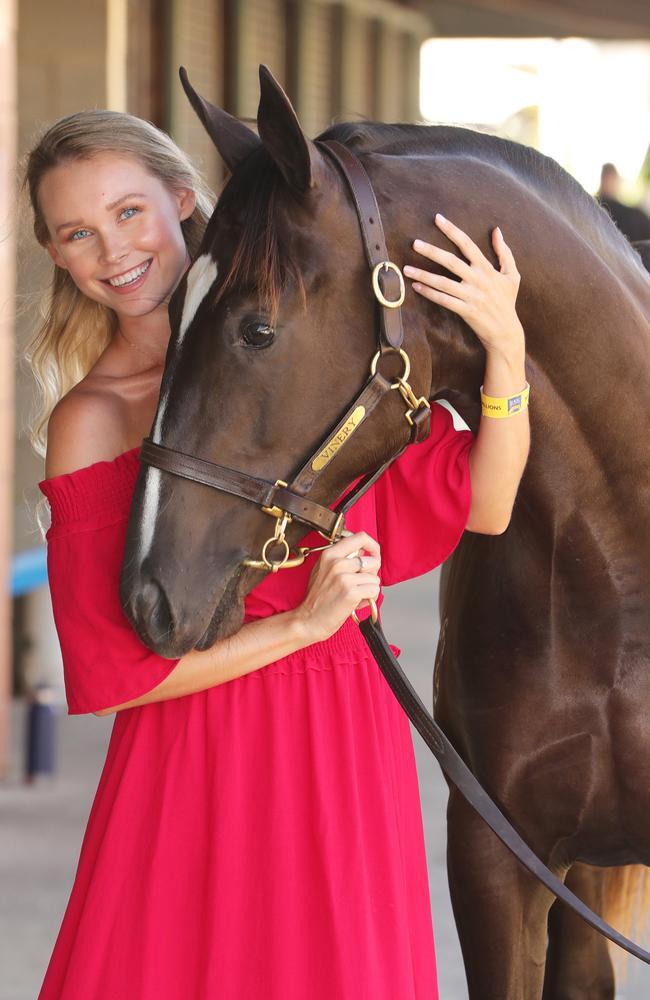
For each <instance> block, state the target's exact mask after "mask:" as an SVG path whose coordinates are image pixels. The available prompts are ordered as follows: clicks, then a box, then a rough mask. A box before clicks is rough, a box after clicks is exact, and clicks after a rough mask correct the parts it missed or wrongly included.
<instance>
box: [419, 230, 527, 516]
mask: <svg viewBox="0 0 650 1000" xmlns="http://www.w3.org/2000/svg"><path fill="white" fill-rule="evenodd" d="M436 224H437V225H438V226H439V228H440V229H441V230H442V231H443V232H444V234H445V235H446V236H447V238H448V239H449V240H450V241H451V242H453V243H455V244H456V246H457V247H458V248H459V250H460V251H461V252H462V254H463V255H464V257H465V258H466V260H462V259H461V258H460V257H458V256H456V254H453V253H450V252H449V251H447V250H442V249H441V248H440V247H436V246H433V245H432V244H429V243H424V242H423V241H421V240H416V242H415V243H414V249H415V250H417V251H418V253H421V254H422V255H423V256H424V257H427V258H428V259H429V260H431V261H433V262H435V263H437V264H439V265H442V266H443V267H444V268H446V270H447V271H449V272H451V273H452V274H453V275H455V276H456V277H455V278H447V277H445V276H444V275H441V274H435V273H433V272H431V271H427V270H424V269H420V268H414V267H406V268H404V272H405V274H406V276H407V277H409V278H412V279H417V280H415V283H414V285H413V288H414V290H415V291H416V292H418V294H420V295H422V296H423V297H424V298H426V299H429V300H430V301H431V302H435V303H437V304H438V305H441V306H444V307H445V308H447V309H450V310H451V311H452V312H455V313H456V314H457V315H458V316H460V317H461V318H462V319H464V320H465V322H466V323H467V324H468V326H470V327H471V329H472V330H473V331H474V332H475V334H476V336H477V337H478V339H479V340H480V341H481V343H482V345H483V347H484V348H485V352H486V363H485V375H484V378H483V389H484V392H486V393H487V394H488V395H489V396H512V395H514V394H516V393H518V392H520V391H521V390H522V389H523V388H524V385H525V383H526V369H525V358H526V346H525V337H524V330H523V327H522V325H521V322H520V321H519V318H518V316H517V313H516V310H515V300H516V298H517V291H518V289H519V281H520V276H519V272H518V271H517V267H516V265H515V260H514V257H513V255H512V251H511V250H510V248H509V247H508V245H507V244H506V242H505V240H504V238H503V235H502V233H501V230H500V229H498V228H496V229H495V230H494V231H493V233H492V243H493V246H494V250H495V253H496V255H497V259H498V261H499V265H500V270H498V271H497V270H496V269H495V268H494V267H493V265H492V264H491V263H490V261H489V260H487V258H486V257H485V256H484V255H483V253H482V252H481V250H480V249H479V247H477V246H476V244H475V243H474V242H473V240H471V239H470V237H469V236H467V234H466V233H464V232H463V230H462V229H459V228H458V227H457V226H454V225H453V223H451V222H449V221H448V220H447V219H445V218H443V217H442V216H441V215H437V216H436ZM456 279H458V280H456ZM529 448H530V424H529V419H528V410H523V411H521V412H519V413H516V414H514V415H513V416H511V417H508V418H507V419H505V420H495V419H493V418H491V417H483V416H482V417H481V422H480V426H479V430H478V434H477V436H476V441H475V442H474V444H473V445H472V448H471V451H470V455H469V466H470V478H471V484H472V502H471V507H470V513H469V518H468V521H467V529H468V530H469V531H476V532H479V533H481V534H490V535H491V534H501V533H502V532H503V531H505V529H506V528H507V527H508V524H509V523H510V517H511V515H512V508H513V505H514V502H515V497H516V495H517V489H518V487H519V483H520V481H521V477H522V474H523V471H524V467H525V465H526V459H527V458H528V451H529Z"/></svg>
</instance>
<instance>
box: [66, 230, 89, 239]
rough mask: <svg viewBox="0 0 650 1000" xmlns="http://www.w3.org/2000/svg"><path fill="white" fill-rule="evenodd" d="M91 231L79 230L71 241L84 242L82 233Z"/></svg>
mask: <svg viewBox="0 0 650 1000" xmlns="http://www.w3.org/2000/svg"><path fill="white" fill-rule="evenodd" d="M89 231H90V230H88V229H77V230H76V232H74V233H72V235H71V236H70V239H71V240H82V239H84V237H83V236H82V235H81V234H82V233H88V232H89Z"/></svg>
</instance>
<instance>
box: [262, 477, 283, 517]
mask: <svg viewBox="0 0 650 1000" xmlns="http://www.w3.org/2000/svg"><path fill="white" fill-rule="evenodd" d="M279 486H284V487H285V488H286V487H287V486H288V483H285V481H284V479H276V480H275V489H276V490H277V488H278V487H279ZM262 510H263V511H264V513H265V514H270V515H271V517H277V518H278V519H279V518H281V517H284V511H283V510H282V508H281V507H276V506H275V504H274V505H273V506H271V507H262Z"/></svg>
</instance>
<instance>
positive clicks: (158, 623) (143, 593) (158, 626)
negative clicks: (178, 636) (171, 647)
mask: <svg viewBox="0 0 650 1000" xmlns="http://www.w3.org/2000/svg"><path fill="white" fill-rule="evenodd" d="M129 603H130V604H131V607H132V609H133V611H134V612H135V613H134V616H133V617H134V619H135V620H136V621H137V623H138V626H139V628H138V631H139V632H140V634H141V635H142V636H143V637H144V636H146V637H147V639H148V640H149V641H150V643H151V645H152V646H153V647H154V648H158V646H159V645H161V644H164V643H165V642H167V641H169V640H170V639H171V638H172V635H173V632H174V619H173V617H172V612H171V607H170V605H169V601H168V599H167V595H166V594H165V591H164V590H163V588H162V587H161V585H160V584H159V583H158V581H157V580H153V579H150V580H147V581H146V582H145V583H143V584H141V585H140V587H139V588H138V590H137V591H136V593H135V595H134V597H133V599H132V601H130V602H129ZM147 644H148V643H147Z"/></svg>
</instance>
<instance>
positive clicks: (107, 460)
mask: <svg viewBox="0 0 650 1000" xmlns="http://www.w3.org/2000/svg"><path fill="white" fill-rule="evenodd" d="M136 452H138V453H139V452H140V445H139V444H137V445H136V446H135V448H129V449H127V451H121V452H120V453H119V455H116V456H115V457H114V458H100V459H99V460H98V461H97V462H91V463H90V465H82V466H81V467H80V468H79V469H73V471H72V472H60V473H59V474H58V475H57V476H49V478H47V479H42V480H41V482H40V483H39V486H40V485H41V484H43V483H46V484H47V485H49V484H50V483H56V482H57V481H58V480H59V479H66V478H69V477H71V476H78V475H79V474H81V473H85V472H88V471H89V470H90V469H96V468H97V467H98V466H100V465H108V466H114V465H116V464H117V463H118V462H119V461H120V460H121V459H124V458H127V457H128V456H135V454H136Z"/></svg>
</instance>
